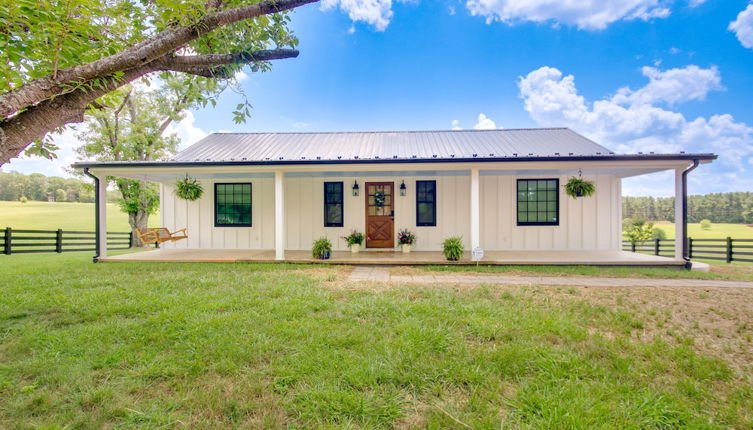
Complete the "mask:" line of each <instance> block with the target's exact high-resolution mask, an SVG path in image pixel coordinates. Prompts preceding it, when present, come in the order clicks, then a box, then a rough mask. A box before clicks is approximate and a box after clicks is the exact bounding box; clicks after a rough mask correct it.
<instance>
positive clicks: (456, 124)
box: [452, 119, 463, 130]
mask: <svg viewBox="0 0 753 430" xmlns="http://www.w3.org/2000/svg"><path fill="white" fill-rule="evenodd" d="M452 129H453V130H462V129H463V127H461V126H460V121H458V120H456V119H453V120H452Z"/></svg>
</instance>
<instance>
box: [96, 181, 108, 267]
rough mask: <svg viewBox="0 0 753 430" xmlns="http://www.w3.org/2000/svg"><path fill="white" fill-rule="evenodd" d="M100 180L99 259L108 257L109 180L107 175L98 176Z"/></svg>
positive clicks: (98, 195)
mask: <svg viewBox="0 0 753 430" xmlns="http://www.w3.org/2000/svg"><path fill="white" fill-rule="evenodd" d="M97 178H98V179H99V189H98V190H97V191H98V194H97V198H98V199H99V208H98V211H97V220H98V221H99V237H97V243H98V244H99V257H100V258H102V257H107V178H106V177H105V175H97Z"/></svg>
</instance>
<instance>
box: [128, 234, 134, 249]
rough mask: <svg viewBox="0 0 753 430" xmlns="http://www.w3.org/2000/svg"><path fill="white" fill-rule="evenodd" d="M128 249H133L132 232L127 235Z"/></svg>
mask: <svg viewBox="0 0 753 430" xmlns="http://www.w3.org/2000/svg"><path fill="white" fill-rule="evenodd" d="M128 247H129V248H133V230H131V232H130V233H128Z"/></svg>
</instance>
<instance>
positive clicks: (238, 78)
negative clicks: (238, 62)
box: [233, 70, 248, 84]
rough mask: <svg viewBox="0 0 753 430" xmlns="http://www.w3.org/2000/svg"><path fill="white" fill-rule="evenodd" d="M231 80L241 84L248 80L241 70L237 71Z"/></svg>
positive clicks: (246, 74)
mask: <svg viewBox="0 0 753 430" xmlns="http://www.w3.org/2000/svg"><path fill="white" fill-rule="evenodd" d="M233 79H235V82H237V83H239V84H240V83H241V82H243V81H245V80H246V79H248V73H246V72H244V71H243V70H238V72H237V73H236V74H235V76H233Z"/></svg>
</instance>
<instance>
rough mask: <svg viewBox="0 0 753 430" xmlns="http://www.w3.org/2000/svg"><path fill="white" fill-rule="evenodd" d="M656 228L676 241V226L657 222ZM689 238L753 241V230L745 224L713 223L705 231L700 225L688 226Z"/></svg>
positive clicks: (691, 224)
mask: <svg viewBox="0 0 753 430" xmlns="http://www.w3.org/2000/svg"><path fill="white" fill-rule="evenodd" d="M654 225H655V226H657V227H659V228H661V229H662V230H664V232H665V233H667V239H674V237H675V225H674V223H670V222H657V223H654ZM688 236H690V237H692V238H694V239H724V238H727V237H731V238H733V239H753V228H751V227H748V226H747V225H745V224H716V223H712V224H711V228H710V229H709V230H703V229H702V228H701V226H700V224H698V223H689V224H688Z"/></svg>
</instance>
